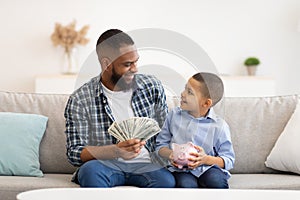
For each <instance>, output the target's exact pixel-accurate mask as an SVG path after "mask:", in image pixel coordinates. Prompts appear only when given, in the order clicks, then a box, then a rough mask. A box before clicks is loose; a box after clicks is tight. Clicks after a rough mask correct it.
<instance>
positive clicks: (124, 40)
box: [96, 29, 134, 57]
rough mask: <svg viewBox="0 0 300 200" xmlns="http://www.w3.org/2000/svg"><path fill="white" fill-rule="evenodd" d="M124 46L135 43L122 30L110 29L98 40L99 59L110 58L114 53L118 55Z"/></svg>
mask: <svg viewBox="0 0 300 200" xmlns="http://www.w3.org/2000/svg"><path fill="white" fill-rule="evenodd" d="M122 45H134V41H133V40H132V38H131V37H130V36H129V35H128V34H127V33H125V32H123V31H121V30H118V29H109V30H107V31H105V32H104V33H102V34H101V35H100V37H99V38H98V40H97V44H96V51H97V54H98V57H103V56H109V55H110V54H112V53H113V54H118V53H119V49H120V47H121V46H122ZM111 56H114V55H111Z"/></svg>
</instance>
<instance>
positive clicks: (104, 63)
mask: <svg viewBox="0 0 300 200" xmlns="http://www.w3.org/2000/svg"><path fill="white" fill-rule="evenodd" d="M100 64H101V67H102V70H103V71H105V70H107V69H108V68H109V66H110V64H111V63H110V60H109V59H108V58H106V57H103V58H101V59H100Z"/></svg>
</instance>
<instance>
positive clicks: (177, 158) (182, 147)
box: [172, 142, 198, 169]
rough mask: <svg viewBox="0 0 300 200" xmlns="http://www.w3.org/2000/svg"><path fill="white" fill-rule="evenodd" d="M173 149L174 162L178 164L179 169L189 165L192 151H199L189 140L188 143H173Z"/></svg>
mask: <svg viewBox="0 0 300 200" xmlns="http://www.w3.org/2000/svg"><path fill="white" fill-rule="evenodd" d="M172 150H173V159H174V162H175V163H176V164H177V165H178V168H179V169H182V168H183V167H185V166H187V165H188V163H189V160H188V158H190V157H191V155H190V153H192V152H194V153H197V152H198V151H197V150H196V149H195V147H194V144H193V143H192V142H188V143H186V144H176V143H172Z"/></svg>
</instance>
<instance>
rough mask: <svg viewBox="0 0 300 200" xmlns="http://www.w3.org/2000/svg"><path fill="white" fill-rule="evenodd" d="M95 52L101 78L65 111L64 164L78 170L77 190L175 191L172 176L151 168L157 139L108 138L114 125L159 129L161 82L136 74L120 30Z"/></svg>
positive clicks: (130, 47) (134, 57)
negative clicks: (147, 123) (141, 122)
mask: <svg viewBox="0 0 300 200" xmlns="http://www.w3.org/2000/svg"><path fill="white" fill-rule="evenodd" d="M96 50H97V55H98V59H99V62H100V65H101V68H102V72H101V74H100V76H97V77H95V78H93V79H91V80H90V81H89V82H88V83H86V84H84V85H83V86H82V87H80V88H79V89H78V90H76V91H75V92H74V93H73V94H72V95H71V96H70V98H69V100H68V103H67V106H66V109H65V118H66V135H67V156H68V160H69V161H70V162H71V163H72V164H73V165H74V166H80V167H79V169H78V170H77V172H76V174H75V181H76V182H77V183H79V184H80V186H81V187H114V186H120V185H132V186H138V187H174V186H175V180H174V177H173V176H172V174H171V173H169V172H168V171H167V170H166V169H165V168H162V167H160V166H159V165H157V164H155V163H154V160H155V153H153V152H154V151H155V137H156V136H154V137H152V138H150V139H149V140H148V141H146V142H145V141H141V140H139V139H130V140H127V141H124V142H118V141H117V140H116V138H114V137H113V136H111V135H110V134H109V133H108V128H109V126H110V125H111V124H112V123H113V122H114V121H120V120H124V119H128V118H131V117H134V116H135V117H149V118H153V119H155V120H156V121H157V122H158V123H159V125H160V126H162V125H163V122H164V120H165V117H166V114H167V105H166V97H165V94H164V89H163V87H162V85H161V82H160V81H159V80H157V79H156V78H155V77H153V76H146V75H142V74H137V71H138V69H137V61H138V59H139V55H138V52H137V49H136V47H135V45H134V42H133V40H132V38H131V37H130V36H129V35H127V34H126V33H124V32H122V31H120V30H117V29H111V30H108V31H106V32H104V33H103V34H102V35H101V36H100V37H99V39H98V41H97V47H96Z"/></svg>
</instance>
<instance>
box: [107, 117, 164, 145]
mask: <svg viewBox="0 0 300 200" xmlns="http://www.w3.org/2000/svg"><path fill="white" fill-rule="evenodd" d="M159 131H160V127H159V125H158V123H157V122H156V121H155V120H154V119H151V118H148V117H133V118H129V119H126V120H123V121H119V122H113V123H112V125H111V126H110V127H109V129H108V133H109V134H111V135H113V136H114V137H115V138H117V139H118V140H120V141H121V142H122V141H125V140H129V139H133V138H137V139H140V140H143V141H146V140H148V139H149V138H151V137H152V136H154V135H155V134H157V133H158V132H159Z"/></svg>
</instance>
